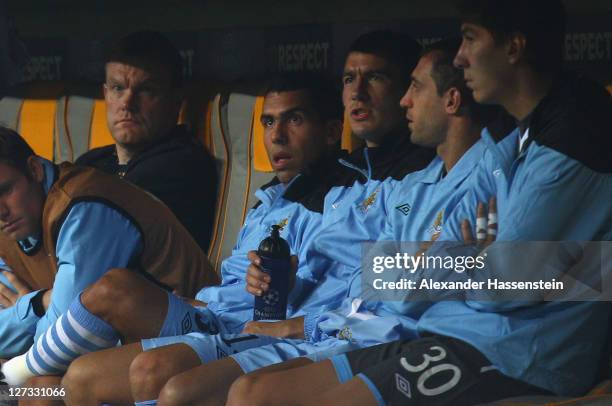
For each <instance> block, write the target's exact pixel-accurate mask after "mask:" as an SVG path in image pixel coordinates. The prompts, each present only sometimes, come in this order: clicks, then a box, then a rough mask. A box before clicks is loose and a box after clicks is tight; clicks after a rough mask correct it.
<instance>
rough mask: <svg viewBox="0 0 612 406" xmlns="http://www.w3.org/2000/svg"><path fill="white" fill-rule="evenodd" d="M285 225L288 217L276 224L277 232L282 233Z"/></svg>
mask: <svg viewBox="0 0 612 406" xmlns="http://www.w3.org/2000/svg"><path fill="white" fill-rule="evenodd" d="M287 223H289V217H286V218H284V219H282V220H281V221H279V222H278V224H277V226H278V229H279V231H283V229H284V228H285V226H286V225H287Z"/></svg>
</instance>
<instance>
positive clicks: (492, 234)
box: [461, 197, 497, 249]
mask: <svg viewBox="0 0 612 406" xmlns="http://www.w3.org/2000/svg"><path fill="white" fill-rule="evenodd" d="M461 233H462V234H463V241H464V242H465V243H467V244H474V243H476V246H477V247H479V248H483V249H484V248H486V247H488V246H489V245H491V243H493V241H495V239H496V238H497V200H496V199H495V198H494V197H492V198H491V199H490V200H489V213H488V215H487V211H486V209H485V206H484V204H483V203H478V208H477V210H476V241H474V235H473V234H472V225H471V224H470V222H469V221H468V220H463V223H461Z"/></svg>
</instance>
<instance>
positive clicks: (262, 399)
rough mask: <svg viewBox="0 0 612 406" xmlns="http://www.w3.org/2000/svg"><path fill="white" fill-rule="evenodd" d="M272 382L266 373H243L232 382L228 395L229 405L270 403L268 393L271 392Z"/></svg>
mask: <svg viewBox="0 0 612 406" xmlns="http://www.w3.org/2000/svg"><path fill="white" fill-rule="evenodd" d="M270 388H271V387H270V383H269V382H268V379H267V377H266V376H265V375H262V374H254V375H243V376H241V377H240V378H238V379H236V380H235V381H234V383H233V384H232V386H231V388H230V391H229V394H228V397H227V405H228V406H240V405H247V404H248V405H269V404H271V401H270V399H268V397H267V394H268V393H270Z"/></svg>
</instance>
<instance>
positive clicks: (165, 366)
mask: <svg viewBox="0 0 612 406" xmlns="http://www.w3.org/2000/svg"><path fill="white" fill-rule="evenodd" d="M171 363H172V360H171V359H169V358H168V357H167V356H166V355H165V353H162V352H160V351H148V352H143V353H141V354H139V355H138V356H137V357H136V358H134V361H132V364H131V365H130V387H131V388H132V394H133V395H134V397H135V398H136V400H149V399H156V398H157V397H158V395H159V393H160V391H161V388H162V387H163V386H164V385H165V383H166V382H167V381H168V379H169V378H170V377H171V376H172V375H173V372H172V371H173V368H172V367H171V366H170V364H171Z"/></svg>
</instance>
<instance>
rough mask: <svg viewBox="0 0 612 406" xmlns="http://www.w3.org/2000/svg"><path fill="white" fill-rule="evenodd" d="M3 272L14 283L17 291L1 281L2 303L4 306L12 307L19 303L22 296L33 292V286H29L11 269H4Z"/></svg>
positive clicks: (0, 295) (0, 299)
mask: <svg viewBox="0 0 612 406" xmlns="http://www.w3.org/2000/svg"><path fill="white" fill-rule="evenodd" d="M2 274H3V275H4V276H5V277H6V279H8V281H9V282H10V283H11V285H13V287H14V288H15V290H16V291H17V293H15V292H13V290H12V289H10V288H9V287H8V286H6V285H5V284H3V283H0V304H1V305H2V306H4V307H11V306H13V305H14V304H15V303H17V299H19V298H20V297H21V296H23V295H26V294H28V293H30V292H32V288H30V287H29V286H28V284H27V283H25V282H24V281H23V280H22V279H21V278H19V277H18V276H17V275H15V274H14V273H13V272H10V271H2Z"/></svg>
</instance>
